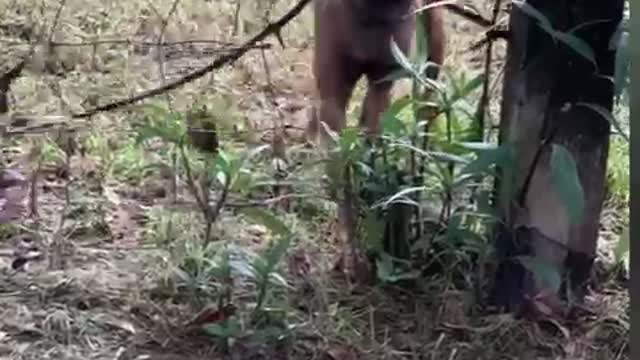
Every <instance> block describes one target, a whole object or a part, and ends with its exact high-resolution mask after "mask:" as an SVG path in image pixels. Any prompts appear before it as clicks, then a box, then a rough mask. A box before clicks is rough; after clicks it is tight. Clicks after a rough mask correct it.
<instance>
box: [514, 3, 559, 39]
mask: <svg viewBox="0 0 640 360" xmlns="http://www.w3.org/2000/svg"><path fill="white" fill-rule="evenodd" d="M512 3H513V5H515V6H517V7H518V8H520V10H522V12H524V13H525V14H527V15H529V16H531V17H532V18H534V19H536V20H538V23H539V24H540V27H541V28H542V29H543V30H544V31H546V32H547V33H548V34H549V35H551V36H554V30H553V26H551V22H550V21H549V19H548V18H547V17H546V16H544V14H542V13H541V12H540V11H538V9H536V8H534V7H533V6H531V5H529V4H528V3H527V2H525V1H523V0H513V1H512Z"/></svg>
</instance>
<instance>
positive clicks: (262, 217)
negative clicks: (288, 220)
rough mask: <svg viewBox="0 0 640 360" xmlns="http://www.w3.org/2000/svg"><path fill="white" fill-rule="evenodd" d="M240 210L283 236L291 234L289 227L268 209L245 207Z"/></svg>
mask: <svg viewBox="0 0 640 360" xmlns="http://www.w3.org/2000/svg"><path fill="white" fill-rule="evenodd" d="M240 211H241V212H242V213H243V214H244V215H246V216H247V217H249V218H251V219H253V220H254V221H257V222H259V223H261V224H262V225H264V226H266V227H267V228H268V229H269V230H271V231H272V232H274V233H275V234H277V235H281V236H285V237H286V236H289V235H291V232H290V230H289V227H288V226H287V225H285V224H284V223H283V222H282V221H281V220H280V219H278V218H277V217H275V216H274V215H273V214H271V213H270V212H268V211H265V210H263V209H259V208H246V209H241V210H240Z"/></svg>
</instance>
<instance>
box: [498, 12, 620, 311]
mask: <svg viewBox="0 0 640 360" xmlns="http://www.w3.org/2000/svg"><path fill="white" fill-rule="evenodd" d="M623 4H624V1H623V0H609V1H592V0H529V1H527V3H526V5H529V6H531V7H533V8H535V9H537V10H538V11H539V12H541V13H542V14H543V15H544V16H546V18H547V19H548V20H549V21H550V23H551V26H552V27H553V28H554V29H555V30H557V31H562V32H569V31H570V29H574V28H576V27H577V26H579V28H578V29H577V30H576V31H574V32H573V35H574V36H577V37H579V38H581V39H582V40H583V41H585V42H586V43H587V44H588V45H589V46H590V47H591V49H592V50H593V53H594V57H595V61H596V63H597V67H596V66H594V65H593V63H592V62H590V61H589V60H587V58H586V57H584V56H583V55H581V54H579V53H578V52H577V51H575V50H574V49H572V48H571V47H570V46H567V45H566V44H564V43H563V42H560V41H554V40H553V39H552V37H550V35H549V34H548V32H546V31H545V30H543V29H542V28H541V27H540V25H539V24H538V21H537V20H536V19H535V18H533V17H531V16H529V15H528V14H526V13H525V12H524V11H523V10H521V8H520V7H518V6H516V5H514V6H512V12H511V19H510V38H509V49H508V54H507V65H506V71H505V83H504V88H503V104H502V114H501V129H500V130H501V131H500V142H501V143H502V144H510V145H511V146H513V149H514V155H515V160H516V165H515V166H514V167H512V168H511V169H502V177H501V179H500V183H499V184H498V194H499V195H498V201H497V204H496V206H497V208H498V211H499V213H500V216H501V217H502V219H503V220H504V222H503V224H502V225H501V226H500V228H499V229H497V233H496V234H497V236H496V242H497V243H496V246H497V250H498V254H499V256H500V258H501V259H500V261H501V262H500V264H499V266H498V271H497V274H496V283H495V286H494V291H493V293H492V294H491V300H493V301H492V302H493V303H494V304H496V305H498V306H500V307H506V309H507V310H510V311H512V310H516V309H517V308H518V307H519V306H520V305H522V304H523V303H522V301H523V299H524V298H525V296H536V295H540V293H541V291H543V290H544V286H541V285H539V284H534V282H533V280H532V279H531V276H530V274H527V272H526V271H524V268H523V267H522V266H521V265H518V264H516V263H515V262H513V261H510V258H511V257H512V256H514V255H531V256H535V257H536V258H537V259H540V260H543V261H545V262H547V263H548V264H550V265H552V266H553V267H554V268H555V269H556V270H557V271H559V272H560V274H563V275H568V276H569V280H570V281H569V284H570V285H571V286H570V289H571V290H573V292H574V294H573V295H576V296H577V297H578V299H581V297H582V293H583V290H584V289H585V284H586V282H587V280H588V279H589V278H590V273H591V267H592V263H593V260H594V259H595V256H596V245H597V239H598V228H599V219H600V212H601V208H602V203H603V200H604V182H605V173H606V161H607V154H608V148H609V135H610V124H609V122H608V121H607V120H606V119H605V118H603V117H602V116H601V115H599V114H598V113H596V112H595V111H593V110H592V109H590V108H587V107H584V106H580V105H579V104H578V103H592V104H597V105H599V106H602V107H604V108H606V109H608V110H611V109H612V105H613V83H612V82H611V80H610V79H608V78H607V77H611V76H613V73H614V59H615V50H612V49H610V48H609V41H610V39H611V37H612V35H613V33H614V31H615V29H616V26H617V25H618V23H619V22H620V21H621V19H622V14H623ZM552 144H557V145H561V146H563V147H565V148H566V149H567V150H569V152H570V153H571V154H572V156H573V158H574V159H575V161H576V163H577V168H578V176H579V178H580V182H581V185H582V188H583V190H584V196H585V208H584V215H583V217H582V219H581V221H580V222H579V223H577V224H571V222H570V219H569V216H568V212H567V210H566V208H565V205H564V203H563V202H562V201H561V199H560V197H559V196H558V193H557V192H556V190H555V187H554V184H553V182H552V178H551V168H550V153H551V145H552ZM547 290H548V289H547ZM557 296H558V294H553V296H552V297H553V298H554V299H556V300H557V299H558V298H557Z"/></svg>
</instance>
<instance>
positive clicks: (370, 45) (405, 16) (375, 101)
mask: <svg viewBox="0 0 640 360" xmlns="http://www.w3.org/2000/svg"><path fill="white" fill-rule="evenodd" d="M431 2H434V0H314V12H315V54H314V60H313V71H314V76H315V80H316V86H317V91H318V96H319V98H320V99H319V104H318V106H314V107H313V111H312V117H311V119H310V122H309V127H308V129H307V130H308V135H309V136H310V137H311V138H312V139H315V138H316V137H317V136H318V133H319V130H320V129H321V126H320V122H325V123H326V124H327V125H328V126H329V127H330V128H331V129H332V130H333V131H340V130H342V129H343V128H344V126H345V122H346V115H345V112H346V108H347V105H348V102H349V100H350V98H351V93H352V92H353V88H354V86H355V84H356V82H357V81H358V80H359V79H360V77H361V76H362V75H365V76H366V77H367V80H368V89H367V94H366V96H365V98H364V102H363V106H362V114H361V116H360V125H361V126H364V127H365V128H366V130H367V132H368V133H370V134H376V133H378V132H379V126H380V117H381V115H382V113H383V112H384V111H385V110H386V109H387V107H388V106H389V103H390V92H391V88H392V87H393V82H392V81H385V82H376V81H377V80H379V79H381V78H383V77H385V76H387V75H389V74H390V73H391V71H393V70H394V69H397V68H398V66H399V65H397V64H396V61H395V59H394V58H393V55H392V54H391V50H390V46H391V39H392V38H393V39H394V41H395V42H396V43H397V45H398V47H399V48H400V50H402V51H403V52H404V53H405V54H407V53H408V52H409V50H410V48H411V44H412V40H413V38H414V34H415V27H416V21H415V16H414V15H412V13H411V12H412V11H413V10H415V9H416V8H417V6H418V5H422V4H427V3H431ZM444 11H445V10H444V8H442V7H436V8H432V9H430V10H427V17H428V21H427V22H426V24H427V28H426V29H425V30H426V31H425V32H426V34H427V36H428V41H429V55H430V60H431V61H432V62H434V63H436V64H438V65H442V62H443V60H444V51H445V49H444V44H445V34H444ZM323 133H324V131H323Z"/></svg>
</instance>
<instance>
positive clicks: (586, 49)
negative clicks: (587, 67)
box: [555, 31, 598, 68]
mask: <svg viewBox="0 0 640 360" xmlns="http://www.w3.org/2000/svg"><path fill="white" fill-rule="evenodd" d="M555 37H556V39H558V40H560V41H561V42H563V43H565V44H566V45H567V46H569V47H570V48H571V49H572V50H573V51H575V52H577V53H578V54H579V55H581V56H582V57H584V58H585V59H587V60H588V61H589V62H591V64H593V66H595V67H596V68H597V67H598V64H597V62H596V56H595V54H594V52H593V49H592V48H591V46H589V44H588V43H587V42H586V41H584V40H582V39H581V38H579V37H577V36H575V35H573V34H569V33H565V32H561V31H557V32H556V33H555Z"/></svg>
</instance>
